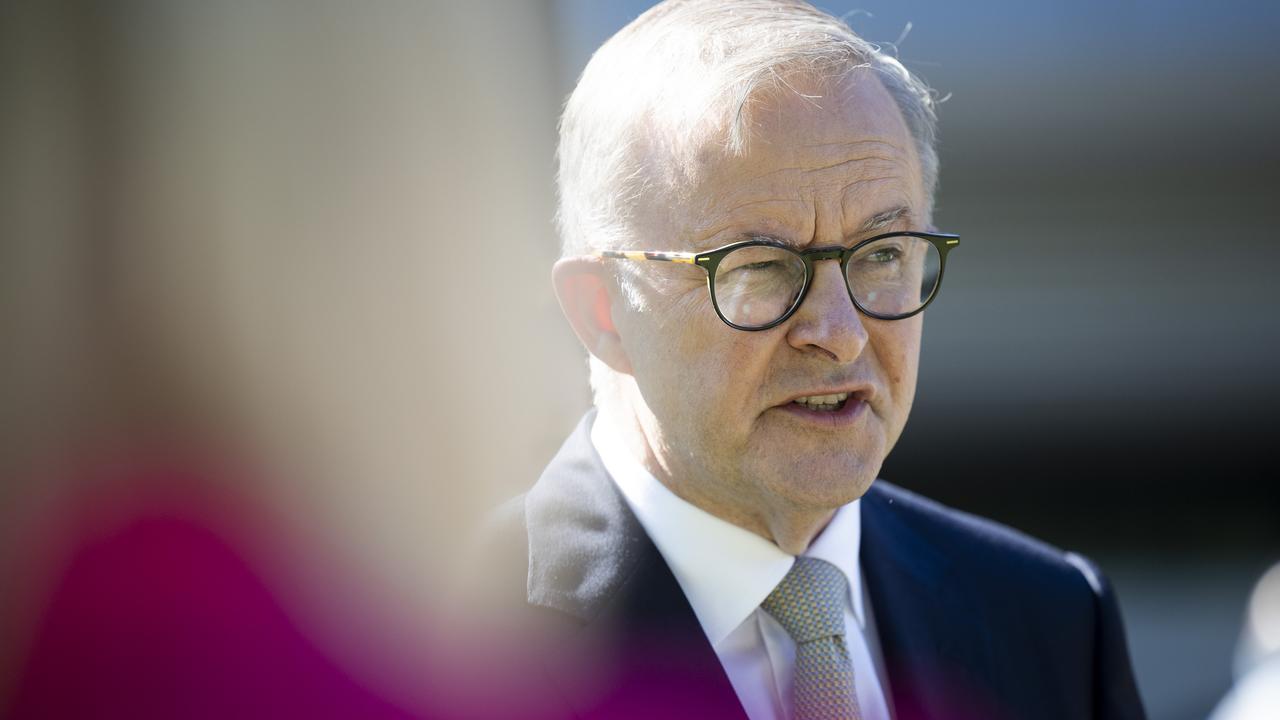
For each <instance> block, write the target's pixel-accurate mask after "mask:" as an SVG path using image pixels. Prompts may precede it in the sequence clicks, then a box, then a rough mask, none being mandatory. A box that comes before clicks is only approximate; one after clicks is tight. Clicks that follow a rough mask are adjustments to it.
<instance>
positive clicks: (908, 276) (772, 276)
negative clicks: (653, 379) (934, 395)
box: [595, 230, 960, 330]
mask: <svg viewBox="0 0 1280 720" xmlns="http://www.w3.org/2000/svg"><path fill="white" fill-rule="evenodd" d="M959 244H960V236H959V235H950V234H944V233H927V232H916V231H914V230H910V231H902V232H891V233H885V234H884V235H877V236H875V237H871V238H867V239H866V240H863V241H862V242H860V243H858V244H857V245H854V246H853V247H850V248H844V247H821V248H811V249H808V250H795V249H793V248H790V247H787V246H786V245H784V244H782V243H780V242H777V241H776V240H770V239H767V238H756V239H753V240H747V241H745V242H737V243H733V244H732V245H726V246H724V247H722V248H719V249H717V250H712V251H710V252H705V253H689V252H651V251H632V250H600V251H598V252H596V253H595V255H596V256H597V257H602V258H614V259H619V260H657V261H661V262H674V263H683V264H687V265H697V266H698V267H700V268H702V269H703V270H705V271H706V272H707V289H708V290H709V291H710V293H711V304H712V305H713V306H714V307H715V309H716V314H717V315H719V316H720V319H721V320H723V321H724V322H725V323H726V324H727V325H729V326H730V327H734V328H737V329H739V330H768V329H769V328H771V327H774V326H776V325H779V324H781V323H782V322H784V321H786V319H787V318H789V317H791V315H792V314H794V313H795V311H796V310H797V309H798V308H799V307H800V303H802V302H804V298H805V295H807V294H808V292H809V288H810V287H812V286H813V266H814V263H816V262H818V261H819V260H839V261H840V267H841V269H842V270H843V271H844V278H845V285H846V287H847V288H848V290H849V298H850V299H851V300H853V304H854V307H856V308H858V310H860V311H861V312H862V313H864V314H865V315H867V316H869V317H873V318H878V319H880V320H902V319H904V318H909V317H911V316H912V315H915V314H917V313H919V312H920V311H922V310H924V309H925V307H926V306H928V304H929V303H930V302H932V301H933V299H934V298H935V297H937V295H938V288H939V287H941V285H942V271H943V269H944V268H945V267H946V264H947V252H948V251H950V250H951V248H953V247H955V246H956V245H959Z"/></svg>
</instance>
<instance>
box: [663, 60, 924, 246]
mask: <svg viewBox="0 0 1280 720" xmlns="http://www.w3.org/2000/svg"><path fill="white" fill-rule="evenodd" d="M745 110H746V112H747V113H748V123H749V130H748V133H747V138H748V139H747V144H746V147H745V149H744V151H743V152H740V153H735V152H732V151H730V150H728V149H727V148H726V143H725V142H724V137H725V131H724V130H723V129H715V130H709V131H706V132H704V133H701V136H700V137H696V139H695V140H693V141H692V142H691V143H690V146H689V147H688V148H687V151H686V152H685V153H684V154H683V157H681V156H680V155H678V154H673V156H672V160H671V162H672V164H673V165H674V167H673V168H672V169H671V172H670V173H669V174H668V178H670V179H671V183H670V190H671V193H670V197H669V198H667V200H668V202H666V203H661V204H664V205H666V207H665V212H659V213H657V214H656V216H655V217H652V218H651V219H652V220H653V221H654V222H658V223H659V224H665V225H667V227H665V228H663V232H662V233H661V234H662V235H665V236H666V237H667V238H670V239H675V238H680V239H681V240H683V244H684V245H685V246H694V247H702V248H705V246H707V245H708V244H715V243H716V242H718V241H719V240H721V239H727V238H723V237H721V236H722V235H724V234H725V232H726V231H733V230H734V229H735V228H736V229H738V230H741V231H743V232H751V233H764V234H774V235H779V236H780V238H781V239H784V240H794V241H796V242H800V243H804V242H808V241H809V240H810V239H812V238H813V236H814V235H815V233H817V232H818V231H819V230H822V231H824V233H825V234H833V233H834V234H844V233H845V232H848V231H850V230H849V228H851V227H852V226H855V225H861V224H862V223H863V222H864V221H865V220H867V219H868V218H871V217H873V216H875V215H876V214H878V213H883V212H885V211H887V210H891V209H894V208H899V207H905V208H907V210H908V211H909V212H908V213H907V214H908V216H911V215H914V216H916V219H917V221H918V220H919V219H920V218H921V217H923V216H924V215H925V214H926V212H925V211H926V209H925V208H924V207H923V202H924V192H923V181H922V178H921V172H920V163H919V158H918V156H917V153H916V150H915V146H914V143H913V142H912V139H911V137H910V133H909V131H908V130H907V127H906V124H905V122H904V121H903V119H902V114H901V113H900V112H899V110H898V108H897V105H896V104H895V103H894V101H893V98H892V97H891V96H890V95H889V93H888V91H886V90H885V89H884V86H883V85H882V84H881V83H880V81H879V79H878V78H877V77H876V75H875V73H874V72H873V71H870V70H856V71H854V72H852V73H849V74H848V75H847V76H845V77H844V78H842V79H839V80H821V79H814V78H810V77H793V78H788V79H787V82H786V83H785V84H783V86H782V87H780V88H778V89H776V90H770V91H767V92H762V93H761V94H760V95H759V96H758V97H755V98H753V99H752V101H751V102H750V103H749V105H748V107H747V108H746V109H745ZM672 225H674V227H672ZM820 225H821V226H825V227H821V228H820V227H819V226H820ZM833 225H838V226H840V227H839V228H832V227H830V226H833ZM846 226H847V227H846Z"/></svg>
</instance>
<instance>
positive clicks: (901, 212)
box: [858, 205, 911, 234]
mask: <svg viewBox="0 0 1280 720" xmlns="http://www.w3.org/2000/svg"><path fill="white" fill-rule="evenodd" d="M910 213H911V208H909V207H907V206H906V205H899V206H897V207H894V208H890V209H888V210H885V211H883V212H878V213H876V214H875V215H872V216H871V217H869V218H867V220H866V222H864V223H862V227H860V228H858V233H859V234H862V233H868V232H871V231H872V230H878V229H880V228H882V227H884V226H886V225H889V224H890V223H893V222H895V221H897V220H901V219H902V218H903V217H904V216H906V215H909V214H910Z"/></svg>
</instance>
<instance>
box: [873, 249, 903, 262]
mask: <svg viewBox="0 0 1280 720" xmlns="http://www.w3.org/2000/svg"><path fill="white" fill-rule="evenodd" d="M900 257H902V250H901V249H899V248H896V247H886V248H877V249H876V250H875V251H874V252H871V253H870V254H868V255H867V256H866V257H865V258H864V259H865V260H866V261H867V262H873V263H887V262H893V261H894V260H897V259H898V258H900Z"/></svg>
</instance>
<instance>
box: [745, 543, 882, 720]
mask: <svg viewBox="0 0 1280 720" xmlns="http://www.w3.org/2000/svg"><path fill="white" fill-rule="evenodd" d="M848 587H849V583H848V581H847V580H845V577H844V573H843V572H841V571H840V568H838V567H836V566H835V565H832V564H831V563H829V562H826V561H825V560H818V559H817V558H808V557H798V558H796V563H795V565H793V566H791V571H790V572H788V573H787V576H786V577H784V578H782V582H780V583H778V587H776V588H774V589H773V592H771V593H769V597H767V598H765V599H764V602H762V603H760V607H762V608H764V610H765V612H767V613H769V614H770V615H772V616H773V617H774V618H776V619H777V621H778V624H780V625H782V627H783V629H785V630H786V631H787V634H788V635H790V636H791V639H792V640H795V643H796V665H795V683H794V687H793V693H792V701H793V703H794V705H793V707H794V710H793V718H794V720H859V718H860V717H861V715H859V713H858V698H857V695H856V694H855V691H854V685H853V661H852V660H850V659H849V649H848V647H846V646H845V642H844V630H845V627H844V598H845V594H846V593H847V592H848Z"/></svg>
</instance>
